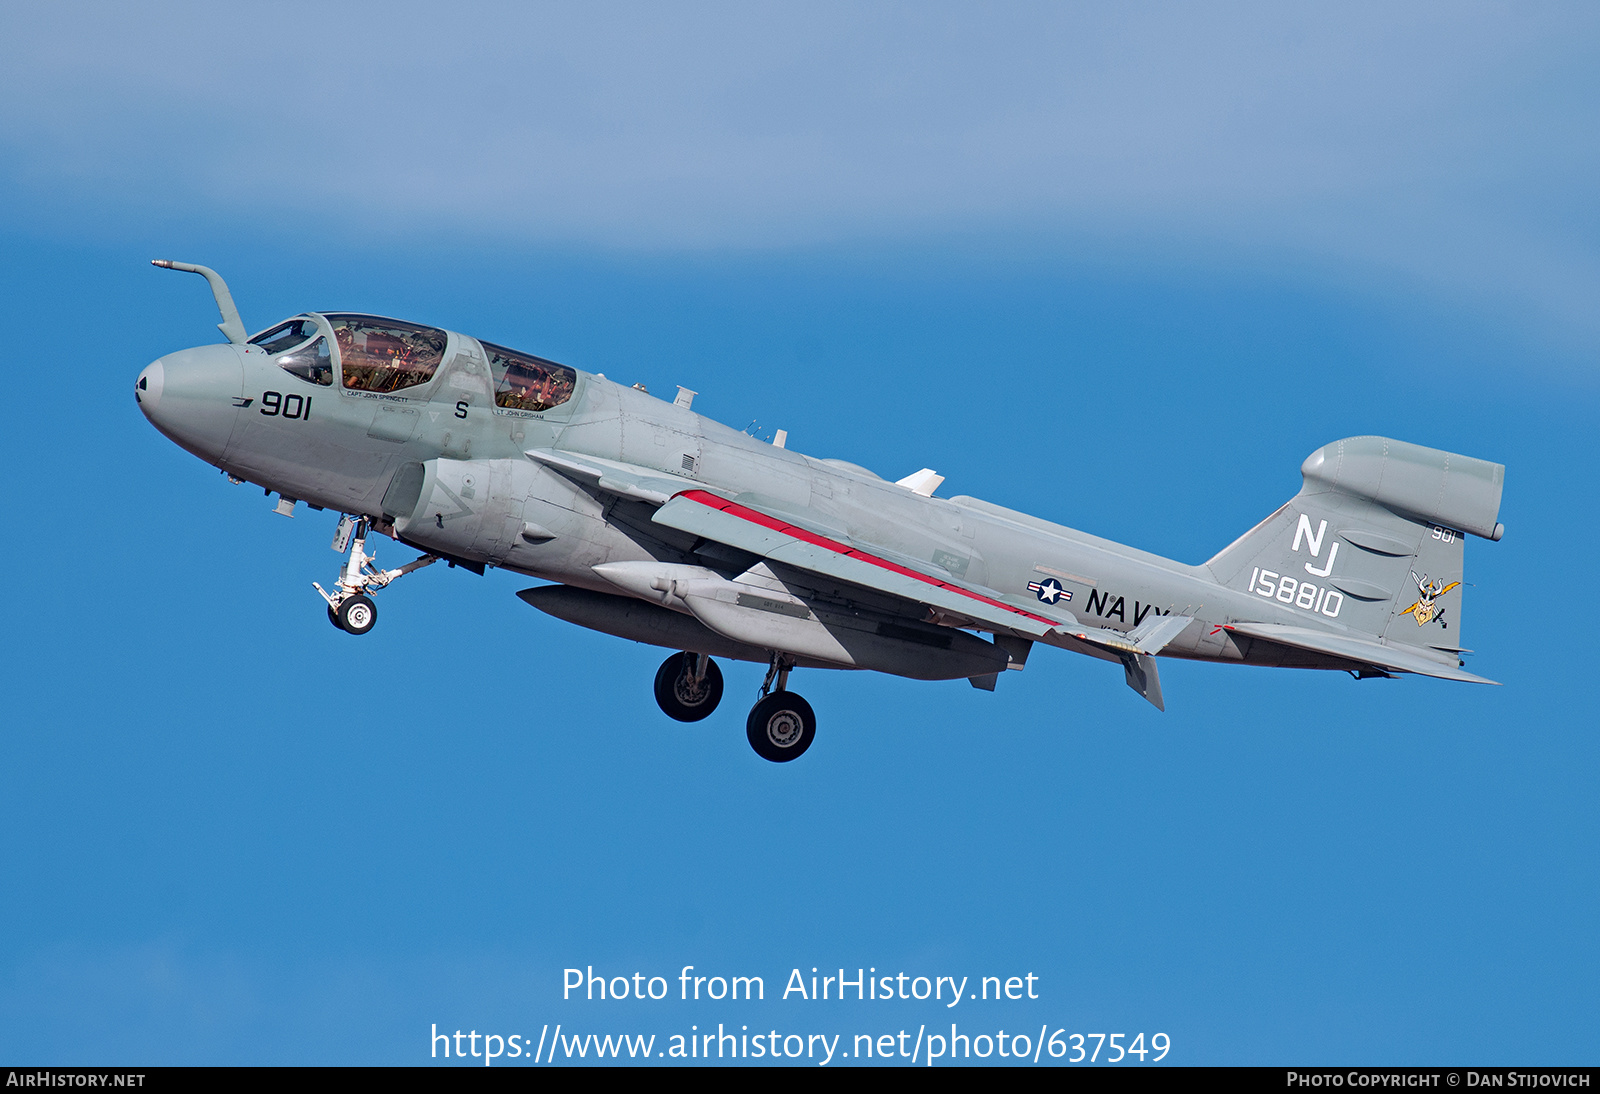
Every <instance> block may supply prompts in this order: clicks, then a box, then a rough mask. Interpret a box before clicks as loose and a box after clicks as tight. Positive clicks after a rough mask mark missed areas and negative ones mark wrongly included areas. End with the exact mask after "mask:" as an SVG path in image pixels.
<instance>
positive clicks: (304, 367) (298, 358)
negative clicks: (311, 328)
mask: <svg viewBox="0 0 1600 1094" xmlns="http://www.w3.org/2000/svg"><path fill="white" fill-rule="evenodd" d="M277 364H278V367H279V368H281V369H283V370H284V371H286V372H292V373H293V374H294V375H296V376H298V377H300V379H302V380H310V381H311V382H312V383H313V384H321V385H322V386H323V387H330V386H332V384H333V355H332V354H330V353H329V352H328V340H327V339H326V338H318V339H317V340H316V341H315V342H313V343H311V344H310V345H309V346H303V347H301V348H300V349H297V350H294V351H292V352H290V353H286V354H284V355H283V356H282V357H280V358H278V361H277Z"/></svg>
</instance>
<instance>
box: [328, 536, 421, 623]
mask: <svg viewBox="0 0 1600 1094" xmlns="http://www.w3.org/2000/svg"><path fill="white" fill-rule="evenodd" d="M370 528H371V525H370V524H369V523H368V521H367V518H366V517H360V518H351V517H350V516H348V515H346V516H342V517H340V518H339V527H338V529H337V530H335V531H334V533H333V549H334V550H335V551H340V552H343V551H344V549H345V546H346V544H349V546H350V557H349V558H348V559H346V560H345V564H344V565H343V566H342V567H341V568H340V570H339V580H338V582H337V583H336V584H335V585H334V588H333V592H331V593H330V592H328V591H327V590H326V589H324V588H323V587H322V586H321V585H320V584H318V583H317V582H315V581H313V582H312V583H311V585H312V587H313V588H315V589H316V590H317V592H318V593H319V594H321V596H322V599H324V600H326V601H327V602H328V619H329V620H330V621H331V622H332V623H333V625H334V626H336V627H338V628H339V629H340V630H345V631H349V632H350V633H351V634H366V633H367V632H368V631H370V630H371V629H372V628H373V626H375V625H376V624H377V622H378V607H377V605H376V604H374V603H373V602H372V599H371V597H369V596H368V595H367V594H368V593H373V592H377V591H378V590H379V589H381V588H383V587H384V586H385V585H387V584H389V582H391V581H393V580H394V579H395V578H398V577H404V576H405V575H406V574H409V573H410V572H411V571H413V570H420V569H422V568H423V567H424V566H430V565H432V564H433V563H435V562H438V561H439V557H438V556H437V555H423V556H422V557H421V558H419V559H416V560H415V561H412V562H408V563H406V564H405V565H404V566H402V567H400V568H399V569H398V570H380V569H378V568H377V567H376V566H374V565H373V563H375V562H377V561H378V558H377V556H376V555H369V554H367V550H366V546H367V532H368V531H369V530H370ZM352 531H353V532H354V533H355V535H354V542H353V543H352V542H351V538H352V537H351V532H352Z"/></svg>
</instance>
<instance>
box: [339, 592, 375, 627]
mask: <svg viewBox="0 0 1600 1094" xmlns="http://www.w3.org/2000/svg"><path fill="white" fill-rule="evenodd" d="M377 622H378V606H377V605H376V604H374V603H373V602H372V600H371V599H370V598H368V597H365V596H362V595H361V594H360V593H357V594H356V595H355V596H352V597H349V598H348V599H346V600H345V601H344V602H343V603H341V604H340V605H339V619H338V623H339V626H341V627H343V628H344V629H345V630H347V631H349V632H350V633H351V634H366V633H367V632H368V631H370V630H371V629H372V628H373V627H374V626H376V625H377Z"/></svg>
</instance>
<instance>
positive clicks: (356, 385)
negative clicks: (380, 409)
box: [327, 315, 448, 391]
mask: <svg viewBox="0 0 1600 1094" xmlns="http://www.w3.org/2000/svg"><path fill="white" fill-rule="evenodd" d="M327 320H328V322H329V324H331V325H332V327H333V336H334V338H335V340H337V341H338V343H339V365H340V369H341V375H342V376H343V378H344V386H345V387H346V388H348V389H350V390H351V391H399V390H400V389H401V388H407V387H415V386H416V385H418V384H425V383H427V382H428V381H429V380H431V379H433V374H434V372H435V371H436V370H437V369H438V368H439V362H440V361H442V360H444V346H445V341H446V339H447V337H448V336H447V335H446V334H445V332H444V331H442V330H439V329H438V328H436V327H423V326H419V325H417V324H416V323H404V322H401V321H400V320H398V319H375V318H373V317H372V316H369V315H329V316H327Z"/></svg>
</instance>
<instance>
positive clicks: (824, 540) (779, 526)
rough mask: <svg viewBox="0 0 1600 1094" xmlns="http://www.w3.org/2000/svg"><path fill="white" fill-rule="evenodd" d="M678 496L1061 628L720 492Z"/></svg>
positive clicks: (1056, 625)
mask: <svg viewBox="0 0 1600 1094" xmlns="http://www.w3.org/2000/svg"><path fill="white" fill-rule="evenodd" d="M677 496H678V497H680V498H688V499H689V500H690V501H695V502H699V503H700V504H701V505H704V506H706V507H708V508H711V509H716V510H719V511H721V512H724V513H727V514H729V515H730V516H735V517H738V518H739V519H740V520H747V521H749V522H750V523H751V524H758V525H760V526H761V527H763V528H770V529H772V530H773V531H774V532H781V533H783V534H784V535H786V536H793V537H794V538H795V539H798V540H800V541H802V542H804V543H809V544H811V545H812V546H814V547H822V548H824V549H826V550H829V551H833V552H834V553H835V554H841V555H844V556H846V557H847V558H854V559H860V560H861V561H862V562H870V563H871V564H872V565H874V566H877V567H879V568H880V569H884V570H888V571H889V572H890V573H893V574H899V575H900V576H902V577H909V578H914V579H916V580H917V581H920V582H922V583H923V584H925V585H932V586H933V587H934V588H937V589H947V590H949V591H950V592H952V593H959V594H960V595H962V596H965V597H968V598H970V599H972V600H976V601H978V602H979V603H981V604H988V605H989V606H990V607H994V608H1002V609H1004V610H1005V611H1008V612H1013V613H1015V614H1017V615H1020V616H1023V617H1024V618H1027V619H1033V620H1037V621H1038V622H1040V623H1043V624H1045V625H1046V626H1050V627H1059V626H1060V625H1061V624H1060V623H1057V622H1056V621H1055V620H1054V619H1046V618H1045V617H1044V616H1042V615H1034V614H1033V613H1032V612H1027V611H1023V610H1022V609H1021V608H1017V607H1013V606H1012V605H1010V604H1006V603H1004V602H1002V601H999V600H992V599H990V598H989V597H987V596H984V595H982V594H981V593H975V592H973V591H972V590H970V589H963V588H962V587H961V586H960V585H951V584H950V583H949V582H947V581H940V580H939V579H938V578H936V577H929V576H928V575H927V574H922V573H918V572H917V571H916V570H912V569H908V568H907V567H905V566H901V565H899V564H898V563H894V562H890V561H889V560H888V559H886V558H879V557H878V556H877V555H874V554H869V553H868V552H866V551H862V550H859V549H858V548H855V547H851V546H849V545H847V544H844V543H840V542H839V541H838V540H833V539H829V538H828V537H827V536H819V535H817V534H816V533H815V532H808V531H806V530H805V529H804V528H796V527H795V526H794V525H792V524H788V523H785V522H784V521H782V520H779V519H778V518H777V517H770V516H768V515H767V514H765V513H762V512H759V511H757V510H755V509H750V508H748V507H746V506H743V505H740V504H739V503H738V502H734V501H729V500H728V499H727V498H719V497H717V495H715V494H709V493H707V492H706V491H704V490H685V491H683V493H681V494H679V495H677Z"/></svg>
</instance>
